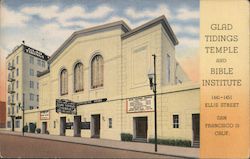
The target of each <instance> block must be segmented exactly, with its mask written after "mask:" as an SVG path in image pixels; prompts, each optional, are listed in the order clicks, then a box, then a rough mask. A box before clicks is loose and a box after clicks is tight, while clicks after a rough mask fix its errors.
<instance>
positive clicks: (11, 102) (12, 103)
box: [8, 101, 16, 105]
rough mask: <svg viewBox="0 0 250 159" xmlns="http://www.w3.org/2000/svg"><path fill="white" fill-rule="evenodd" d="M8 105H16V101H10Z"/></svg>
mask: <svg viewBox="0 0 250 159" xmlns="http://www.w3.org/2000/svg"><path fill="white" fill-rule="evenodd" d="M8 105H16V103H15V102H13V101H8Z"/></svg>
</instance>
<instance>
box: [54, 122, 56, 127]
mask: <svg viewBox="0 0 250 159" xmlns="http://www.w3.org/2000/svg"><path fill="white" fill-rule="evenodd" d="M55 128H56V121H54V129H55Z"/></svg>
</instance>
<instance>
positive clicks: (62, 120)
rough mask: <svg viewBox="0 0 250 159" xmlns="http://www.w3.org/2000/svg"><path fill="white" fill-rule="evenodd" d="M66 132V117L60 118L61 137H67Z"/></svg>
mask: <svg viewBox="0 0 250 159" xmlns="http://www.w3.org/2000/svg"><path fill="white" fill-rule="evenodd" d="M65 132H66V117H61V118H60V135H61V136H65Z"/></svg>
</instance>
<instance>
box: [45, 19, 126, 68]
mask: <svg viewBox="0 0 250 159" xmlns="http://www.w3.org/2000/svg"><path fill="white" fill-rule="evenodd" d="M118 27H119V28H121V29H122V30H123V31H124V32H125V33H126V32H129V31H130V30H131V29H130V27H129V26H128V25H127V24H126V23H125V22H124V21H117V22H112V23H108V24H104V25H99V26H95V27H91V28H87V29H82V30H79V31H75V32H74V33H73V34H72V35H71V36H70V37H69V38H68V39H67V40H66V41H65V42H64V43H63V44H62V45H61V46H60V47H59V48H58V49H57V50H56V51H55V52H54V53H53V54H52V56H51V58H50V59H49V60H48V63H49V64H51V63H52V62H53V61H54V60H55V59H56V58H57V57H58V56H59V55H60V54H61V53H62V52H63V51H64V50H65V49H66V48H67V47H68V46H69V45H70V44H71V43H72V42H73V41H74V40H75V39H76V38H78V37H80V36H84V35H89V34H93V33H96V32H98V31H103V30H107V29H116V28H118Z"/></svg>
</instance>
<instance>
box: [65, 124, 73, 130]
mask: <svg viewBox="0 0 250 159" xmlns="http://www.w3.org/2000/svg"><path fill="white" fill-rule="evenodd" d="M65 128H66V129H72V128H73V122H68V123H66V125H65Z"/></svg>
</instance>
